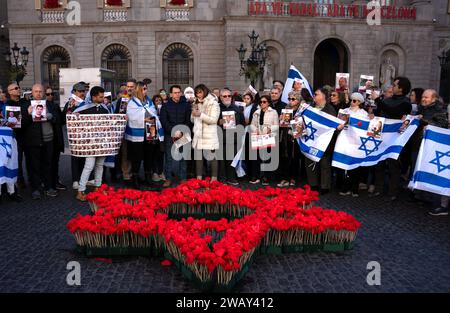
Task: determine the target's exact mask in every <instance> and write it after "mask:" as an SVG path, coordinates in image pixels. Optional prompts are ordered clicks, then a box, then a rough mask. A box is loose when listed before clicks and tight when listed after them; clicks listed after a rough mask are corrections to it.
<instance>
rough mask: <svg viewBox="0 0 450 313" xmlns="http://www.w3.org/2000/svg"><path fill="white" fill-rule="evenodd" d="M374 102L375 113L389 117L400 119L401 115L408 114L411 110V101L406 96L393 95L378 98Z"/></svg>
mask: <svg viewBox="0 0 450 313" xmlns="http://www.w3.org/2000/svg"><path fill="white" fill-rule="evenodd" d="M375 103H376V104H377V109H376V110H375V115H376V116H380V117H385V118H389V119H394V120H401V119H402V118H403V116H405V115H408V114H410V113H411V111H412V105H411V102H410V101H409V98H408V97H406V96H396V95H394V96H392V97H391V98H386V99H383V100H380V98H378V99H377V100H375Z"/></svg>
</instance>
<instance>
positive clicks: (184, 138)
mask: <svg viewBox="0 0 450 313" xmlns="http://www.w3.org/2000/svg"><path fill="white" fill-rule="evenodd" d="M191 141H192V138H191V135H190V134H189V133H186V134H183V136H182V137H181V138H180V139H177V140H175V141H174V143H173V145H174V146H175V147H176V148H177V149H180V148H181V147H183V146H185V145H187V144H188V143H190V142H191Z"/></svg>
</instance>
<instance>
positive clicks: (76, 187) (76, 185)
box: [72, 181, 80, 190]
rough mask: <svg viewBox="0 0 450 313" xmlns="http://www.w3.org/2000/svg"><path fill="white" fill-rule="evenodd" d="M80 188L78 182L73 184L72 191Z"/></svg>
mask: <svg viewBox="0 0 450 313" xmlns="http://www.w3.org/2000/svg"><path fill="white" fill-rule="evenodd" d="M79 187H80V185H79V184H78V182H77V181H74V182H73V184H72V189H73V190H78V188H79Z"/></svg>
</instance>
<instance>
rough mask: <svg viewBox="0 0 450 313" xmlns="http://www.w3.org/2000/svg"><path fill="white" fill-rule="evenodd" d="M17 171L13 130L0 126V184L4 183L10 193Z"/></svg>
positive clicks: (17, 164)
mask: <svg viewBox="0 0 450 313" xmlns="http://www.w3.org/2000/svg"><path fill="white" fill-rule="evenodd" d="M18 172H19V163H18V154H17V142H16V139H15V138H14V137H13V130H12V129H11V128H9V127H0V185H2V184H6V185H7V189H8V192H9V193H10V194H12V193H14V184H15V183H16V181H17V175H18ZM0 194H1V188H0Z"/></svg>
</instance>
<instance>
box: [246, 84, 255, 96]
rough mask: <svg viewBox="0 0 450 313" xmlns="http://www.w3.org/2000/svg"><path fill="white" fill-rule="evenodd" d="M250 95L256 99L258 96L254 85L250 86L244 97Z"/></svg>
mask: <svg viewBox="0 0 450 313" xmlns="http://www.w3.org/2000/svg"><path fill="white" fill-rule="evenodd" d="M248 93H250V94H252V95H253V97H254V96H256V95H257V94H258V91H256V89H255V88H253V86H252V85H250V86H248V88H247V90H246V91H245V92H244V95H245V94H248Z"/></svg>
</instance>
